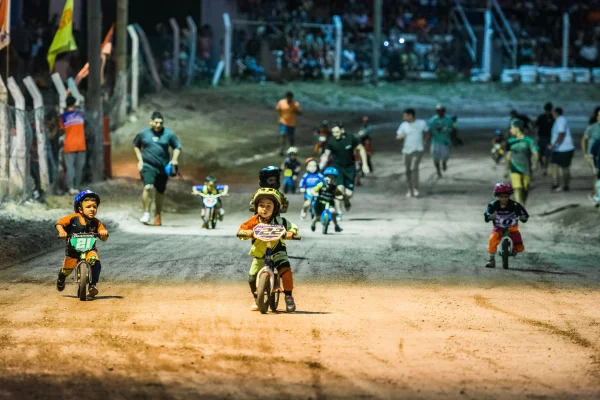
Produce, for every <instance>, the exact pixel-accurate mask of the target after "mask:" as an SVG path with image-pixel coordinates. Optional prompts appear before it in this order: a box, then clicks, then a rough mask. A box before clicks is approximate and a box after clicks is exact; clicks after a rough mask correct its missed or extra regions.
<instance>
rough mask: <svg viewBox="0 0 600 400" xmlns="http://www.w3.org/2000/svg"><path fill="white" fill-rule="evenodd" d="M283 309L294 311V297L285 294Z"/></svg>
mask: <svg viewBox="0 0 600 400" xmlns="http://www.w3.org/2000/svg"><path fill="white" fill-rule="evenodd" d="M285 311H287V312H294V311H296V303H294V298H293V297H292V295H291V294H286V295H285Z"/></svg>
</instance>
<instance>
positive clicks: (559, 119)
mask: <svg viewBox="0 0 600 400" xmlns="http://www.w3.org/2000/svg"><path fill="white" fill-rule="evenodd" d="M554 118H555V119H556V120H555V121H554V125H552V137H551V142H552V145H551V147H550V150H551V151H552V156H551V157H550V167H551V170H552V189H551V191H552V192H560V191H563V190H564V191H568V190H569V183H570V181H571V161H572V160H573V153H574V151H575V146H574V145H573V136H571V129H570V128H569V123H568V122H567V118H566V117H565V116H564V115H563V109H562V108H560V107H557V108H555V109H554ZM560 175H562V178H563V180H562V184H563V185H562V187H561V186H560Z"/></svg>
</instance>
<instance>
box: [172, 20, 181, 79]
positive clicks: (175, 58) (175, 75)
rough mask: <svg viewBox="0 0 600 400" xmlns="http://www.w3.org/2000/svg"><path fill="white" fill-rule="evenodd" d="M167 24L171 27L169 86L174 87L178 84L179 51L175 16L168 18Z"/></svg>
mask: <svg viewBox="0 0 600 400" xmlns="http://www.w3.org/2000/svg"><path fill="white" fill-rule="evenodd" d="M169 24H170V25H171V29H173V61H172V62H173V67H172V70H171V72H172V75H171V88H172V89H175V88H176V87H178V86H179V52H180V51H181V44H180V43H181V42H180V35H181V32H180V30H179V24H177V20H176V19H175V18H171V19H170V20H169Z"/></svg>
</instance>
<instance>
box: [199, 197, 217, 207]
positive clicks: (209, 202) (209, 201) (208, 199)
mask: <svg viewBox="0 0 600 400" xmlns="http://www.w3.org/2000/svg"><path fill="white" fill-rule="evenodd" d="M202 202H203V203H204V205H205V206H206V207H213V206H214V205H215V204H217V199H214V198H211V197H204V198H203V199H202Z"/></svg>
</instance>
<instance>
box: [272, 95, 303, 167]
mask: <svg viewBox="0 0 600 400" xmlns="http://www.w3.org/2000/svg"><path fill="white" fill-rule="evenodd" d="M275 109H276V110H277V113H278V114H279V135H280V136H281V148H280V151H279V155H280V156H282V157H283V155H284V154H285V149H286V140H287V141H288V142H289V147H292V146H293V145H294V135H295V134H296V116H297V115H301V114H302V110H301V109H300V103H298V102H297V101H294V94H293V93H292V92H287V93H286V94H285V99H281V100H279V103H277V107H275Z"/></svg>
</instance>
